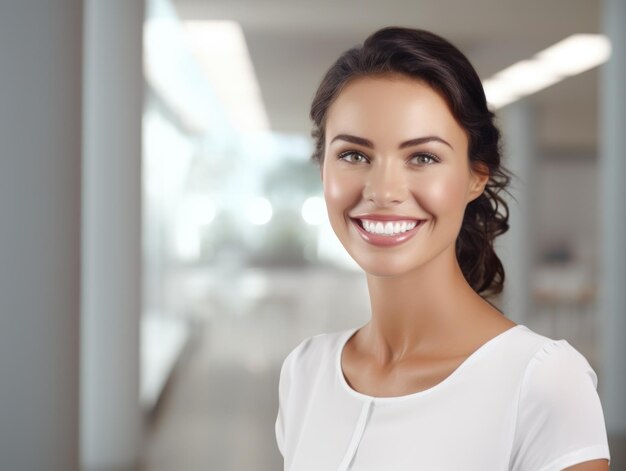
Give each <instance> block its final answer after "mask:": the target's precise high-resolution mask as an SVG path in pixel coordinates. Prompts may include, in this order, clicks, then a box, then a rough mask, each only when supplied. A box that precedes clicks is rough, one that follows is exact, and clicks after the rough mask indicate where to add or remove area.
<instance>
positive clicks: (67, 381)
mask: <svg viewBox="0 0 626 471" xmlns="http://www.w3.org/2000/svg"><path fill="white" fill-rule="evenodd" d="M81 49H82V2H81V1H80V0H62V1H53V2H34V1H20V0H14V1H3V2H2V6H1V7H0V69H1V70H2V71H1V72H0V469H3V470H11V471H30V470H46V471H77V470H78V455H79V451H78V442H79V439H78V434H79V431H78V430H79V429H78V426H79V410H78V402H79V400H78V396H79V325H80V191H81V173H80V168H81V162H80V156H81V92H80V89H81V73H82V72H81V67H82V64H81Z"/></svg>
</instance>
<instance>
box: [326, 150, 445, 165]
mask: <svg viewBox="0 0 626 471" xmlns="http://www.w3.org/2000/svg"><path fill="white" fill-rule="evenodd" d="M350 155H358V156H360V157H363V158H364V159H366V160H369V159H368V158H367V157H366V156H365V155H363V154H362V153H361V152H355V151H353V150H350V151H347V152H342V153H341V154H339V156H338V159H339V160H343V161H344V162H348V163H350V164H356V163H359V162H350V161H349V160H348V159H346V157H348V156H350ZM416 157H428V158H429V159H431V162H430V163H427V164H419V165H432V164H433V163H438V162H440V160H439V159H438V158H437V156H435V155H433V154H430V153H428V152H420V153H418V154H415V155H412V156H411V159H410V160H413V159H415V158H416Z"/></svg>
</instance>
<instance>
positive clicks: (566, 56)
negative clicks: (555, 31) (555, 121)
mask: <svg viewBox="0 0 626 471" xmlns="http://www.w3.org/2000/svg"><path fill="white" fill-rule="evenodd" d="M610 55H611V43H610V41H609V40H608V38H607V37H606V36H604V35H599V34H575V35H573V36H570V37H568V38H566V39H564V40H562V41H560V42H558V43H556V44H554V45H553V46H550V47H548V48H547V49H544V50H543V51H541V52H539V53H537V54H535V56H534V57H533V58H531V59H526V60H523V61H520V62H517V63H515V64H513V65H511V66H509V67H507V68H506V69H504V70H501V71H500V72H498V73H496V74H495V75H494V76H493V77H490V78H489V79H487V80H485V81H484V82H483V88H484V89H485V95H486V96H487V101H488V102H489V105H490V107H491V108H492V109H498V108H501V107H503V106H505V105H508V104H509V103H512V102H514V101H516V100H518V99H520V98H522V97H524V96H528V95H532V94H533V93H537V92H538V91H540V90H543V89H544V88H547V87H549V86H551V85H554V84H555V83H558V82H560V81H562V80H564V79H565V78H567V77H571V76H572V75H577V74H580V73H582V72H585V71H587V70H589V69H592V68H594V67H597V66H598V65H600V64H603V63H604V62H606V61H607V60H608V59H609V57H610Z"/></svg>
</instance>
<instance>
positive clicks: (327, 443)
mask: <svg viewBox="0 0 626 471" xmlns="http://www.w3.org/2000/svg"><path fill="white" fill-rule="evenodd" d="M357 329H358V328H354V329H349V330H345V331H340V332H332V333H327V334H319V335H315V336H313V337H310V338H308V339H306V340H304V341H303V342H302V343H300V344H299V345H298V346H297V347H296V348H295V349H293V350H292V351H291V353H290V354H289V355H288V356H287V358H286V359H285V361H284V362H283V365H282V368H281V372H280V384H279V410H278V416H277V419H276V440H277V443H278V448H279V450H280V452H281V454H282V455H283V457H284V462H285V467H284V469H285V470H286V471H307V470H311V471H330V470H332V471H335V470H338V471H344V470H353V471H388V470H389V471H403V470H412V471H415V470H428V471H459V470H463V471H504V470H509V471H553V470H554V471H557V470H561V469H563V468H566V467H568V466H572V465H574V464H576V463H581V462H583V461H588V460H592V459H600V458H607V459H609V447H608V442H607V435H606V428H605V423H604V415H603V412H602V407H601V405H600V400H599V397H598V394H597V392H596V388H597V376H596V374H595V372H594V371H593V369H592V368H591V366H590V365H589V363H588V362H587V360H586V359H585V357H584V356H583V355H581V354H580V353H579V352H578V351H577V350H576V349H574V347H572V346H571V345H570V344H569V343H568V342H567V341H566V340H552V339H550V338H548V337H544V336H542V335H539V334H537V333H535V332H533V331H532V330H530V329H529V328H527V327H526V326H524V325H516V326H514V327H512V328H510V329H509V330H507V331H505V332H503V333H501V334H499V335H498V336H496V337H494V338H493V339H491V340H489V341H488V342H487V343H485V344H484V345H482V346H481V347H480V348H478V349H477V350H476V351H475V352H474V353H472V354H471V355H470V356H469V357H468V358H467V359H466V360H465V361H464V362H463V363H462V364H461V366H459V367H458V368H457V369H456V370H455V371H454V372H453V373H452V374H451V375H450V376H448V377H447V378H446V379H444V380H443V381H442V382H440V383H439V384H437V385H435V386H433V387H431V388H429V389H427V390H424V391H420V392H417V393H413V394H408V395H405V396H397V397H373V396H368V395H365V394H362V393H359V392H357V391H355V390H354V389H352V388H351V387H350V385H349V384H348V383H347V381H346V379H345V377H344V375H343V372H342V370H341V362H340V358H341V353H342V351H343V347H344V345H345V343H346V342H347V341H348V339H349V338H350V337H351V336H352V335H353V334H354V333H355V332H356V331H357Z"/></svg>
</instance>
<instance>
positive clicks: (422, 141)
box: [330, 134, 454, 150]
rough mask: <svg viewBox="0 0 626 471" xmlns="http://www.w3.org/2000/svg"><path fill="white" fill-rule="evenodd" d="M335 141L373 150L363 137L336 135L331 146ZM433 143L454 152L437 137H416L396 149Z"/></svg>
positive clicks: (372, 146) (368, 141)
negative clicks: (439, 143) (444, 146)
mask: <svg viewBox="0 0 626 471" xmlns="http://www.w3.org/2000/svg"><path fill="white" fill-rule="evenodd" d="M337 140H341V141H346V142H351V143H352V144H358V145H361V146H363V147H369V148H370V149H373V148H374V144H373V143H372V141H370V140H369V139H365V138H363V137H358V136H351V135H350V134H337V135H336V136H335V137H333V139H332V141H330V142H331V144H332V143H333V142H335V141H337ZM433 141H435V142H441V143H442V144H445V145H447V146H448V147H449V148H450V149H452V150H454V147H452V146H451V145H450V143H449V142H448V141H446V140H444V139H442V138H440V137H438V136H424V137H418V138H415V139H411V140H408V141H404V142H403V143H401V144H400V145H399V146H398V149H404V148H406V147H413V146H417V145H419V144H425V143H426V142H433Z"/></svg>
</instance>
